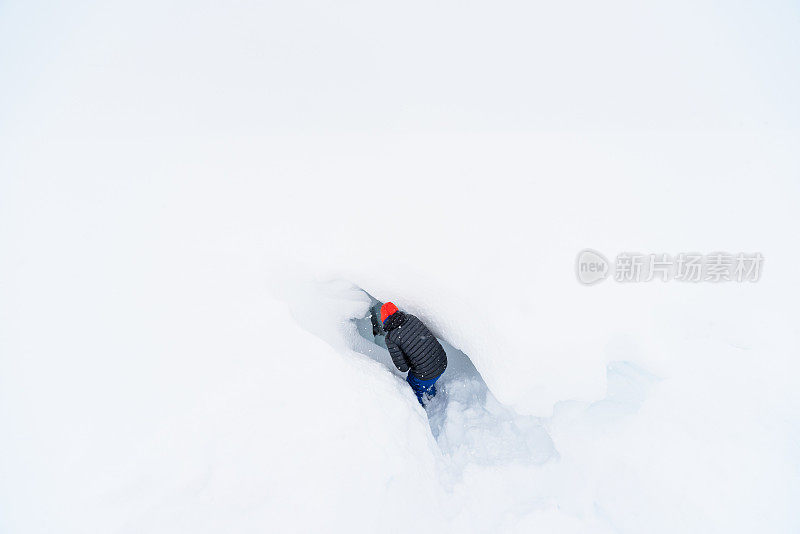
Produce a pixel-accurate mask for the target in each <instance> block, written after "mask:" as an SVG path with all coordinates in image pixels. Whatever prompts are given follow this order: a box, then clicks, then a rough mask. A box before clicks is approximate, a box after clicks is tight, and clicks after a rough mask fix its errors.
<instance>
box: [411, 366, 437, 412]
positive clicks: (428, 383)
mask: <svg viewBox="0 0 800 534" xmlns="http://www.w3.org/2000/svg"><path fill="white" fill-rule="evenodd" d="M440 376H442V375H439V376H437V377H436V378H433V379H431V380H422V379H421V378H417V377H416V376H414V375H413V373H411V371H409V372H408V376H407V377H406V382H408V385H409V386H411V389H413V390H414V394H415V395H416V396H417V400H418V401H419V403H420V404H422V406H425V403H424V402H422V396H423V395H428V396H429V397H435V396H436V381H437V380H439V377H440Z"/></svg>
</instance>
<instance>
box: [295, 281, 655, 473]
mask: <svg viewBox="0 0 800 534" xmlns="http://www.w3.org/2000/svg"><path fill="white" fill-rule="evenodd" d="M279 293H281V296H282V297H283V300H284V301H285V302H286V303H287V304H288V305H289V308H290V310H291V312H292V314H293V316H294V317H295V319H296V320H297V322H298V323H299V324H300V325H301V326H302V327H303V328H305V329H306V330H308V331H309V332H311V333H313V334H314V335H316V336H318V337H319V338H321V339H322V340H324V341H326V342H327V343H329V344H330V345H332V346H334V347H336V348H338V349H339V350H342V351H343V352H345V353H350V354H353V355H363V356H366V357H368V358H369V359H371V360H373V361H375V362H377V363H378V364H380V365H381V366H382V367H383V368H385V370H386V371H388V372H389V373H391V374H392V375H394V376H395V377H396V379H397V380H398V382H400V381H402V384H401V385H400V384H399V386H400V390H401V391H406V392H407V395H408V396H409V406H415V405H417V402H416V399H415V398H414V395H413V392H412V391H411V388H410V387H409V386H408V385H407V384H405V373H401V372H399V371H398V370H397V368H396V367H395V366H394V364H393V363H392V360H391V357H390V355H389V352H388V350H387V349H386V344H385V341H384V336H383V335H382V333H381V332H377V335H375V334H373V325H372V321H371V320H370V309H374V308H375V307H376V306H379V305H380V302H379V301H378V300H377V299H375V298H374V297H372V296H371V295H369V294H368V293H367V292H366V291H365V290H363V289H361V288H359V287H357V286H355V285H353V284H352V283H350V282H347V281H345V280H334V281H329V282H324V283H318V282H315V283H301V284H284V285H283V286H282V288H281V290H280V291H279ZM438 339H439V341H440V342H441V343H442V346H443V347H444V349H445V351H446V352H447V359H448V365H447V370H446V371H445V373H444V374H443V375H442V377H441V378H440V379H439V381H438V382H437V395H436V397H434V398H433V399H431V401H430V402H429V404H428V406H427V407H426V408H425V413H426V415H427V418H428V423H429V425H430V430H431V433H432V435H433V437H434V439H435V441H436V443H438V445H439V448H440V449H441V452H442V453H443V456H444V457H445V458H447V459H449V461H448V464H449V466H448V467H449V469H451V470H452V473H453V474H455V475H456V476H458V474H459V473H462V472H463V471H464V469H465V468H467V467H468V466H470V465H484V466H488V467H490V468H491V467H494V466H499V465H508V464H511V463H518V464H526V465H529V466H537V465H542V464H547V463H548V462H549V461H552V460H554V459H558V458H559V456H560V455H559V452H558V451H557V448H556V444H555V443H554V440H553V439H551V435H552V433H553V430H554V429H557V430H558V431H559V432H562V433H563V432H564V431H565V430H566V431H569V430H570V429H576V428H579V427H582V426H583V425H586V424H589V425H600V426H601V427H605V426H606V425H607V424H609V423H611V422H613V421H615V420H617V419H619V418H621V417H626V416H629V415H632V414H634V413H635V412H636V411H637V410H638V409H639V406H640V405H641V403H642V402H643V401H644V398H645V394H646V391H647V389H648V387H649V385H650V384H651V383H652V382H653V380H655V377H653V376H652V375H650V374H649V373H647V372H645V371H643V370H642V369H640V368H638V367H637V366H635V365H634V364H632V363H629V362H625V361H618V362H613V363H611V364H609V366H608V392H607V396H606V398H605V399H602V400H599V401H597V402H594V403H584V402H579V401H570V400H565V401H562V402H559V403H557V404H556V405H555V407H554V412H553V416H552V417H549V418H541V417H534V416H530V415H524V414H518V413H517V412H516V411H514V410H513V409H511V408H509V407H507V406H505V405H503V404H502V403H500V402H499V401H498V400H497V399H496V398H495V396H494V395H493V394H492V392H491V391H490V390H489V388H488V387H487V385H486V382H485V381H484V380H483V378H482V377H481V374H480V372H479V371H478V370H477V368H476V367H475V365H473V363H472V361H471V360H470V358H469V357H468V356H467V355H466V354H464V353H463V352H462V351H461V350H459V349H457V348H455V347H453V346H452V345H451V344H450V343H448V342H447V341H446V340H444V339H441V338H440V337H439V338H438ZM365 388H369V386H368V385H366V384H365ZM411 399H413V402H412V401H411Z"/></svg>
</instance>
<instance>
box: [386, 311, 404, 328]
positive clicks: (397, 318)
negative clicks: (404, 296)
mask: <svg viewBox="0 0 800 534" xmlns="http://www.w3.org/2000/svg"><path fill="white" fill-rule="evenodd" d="M405 321H406V314H405V313H403V312H401V311H400V310H397V311H396V312H394V313H393V314H391V315H390V316H389V317H387V318H386V321H384V323H383V329H384V330H385V331H387V332H389V331H390V330H394V329H395V328H397V327H398V326H400V325H401V324H403V323H404V322H405Z"/></svg>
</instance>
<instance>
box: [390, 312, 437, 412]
mask: <svg viewBox="0 0 800 534" xmlns="http://www.w3.org/2000/svg"><path fill="white" fill-rule="evenodd" d="M381 323H382V324H383V329H384V330H385V331H386V348H388V349H389V354H391V356H392V362H394V365H395V367H397V368H398V369H399V370H400V372H401V373H404V372H406V371H408V376H407V377H406V381H407V382H408V384H409V385H410V386H411V389H413V390H414V393H415V394H416V395H417V400H419V403H420V404H422V405H423V406H425V403H424V402H423V401H424V397H425V396H428V397H433V396H435V395H436V381H437V380H439V377H440V376H441V375H442V373H444V370H445V369H446V368H447V354H445V352H444V348H443V347H442V345H441V343H439V341H438V340H437V339H436V337H434V335H433V334H432V333H431V331H430V330H428V327H427V326H425V325H424V324H423V323H422V321H420V320H419V319H417V318H416V317H414V316H413V315H411V314H408V313H403V312H401V311H400V310H398V309H397V306H395V305H394V304H392V303H391V302H387V303H386V304H384V305H383V306H381Z"/></svg>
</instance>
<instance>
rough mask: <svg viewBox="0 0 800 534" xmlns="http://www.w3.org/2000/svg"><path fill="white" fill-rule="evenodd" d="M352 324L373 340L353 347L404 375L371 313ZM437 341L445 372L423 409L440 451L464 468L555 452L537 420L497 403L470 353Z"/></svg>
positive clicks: (526, 459) (374, 302)
mask: <svg viewBox="0 0 800 534" xmlns="http://www.w3.org/2000/svg"><path fill="white" fill-rule="evenodd" d="M368 296H369V298H370V300H371V306H370V308H371V309H373V310H374V309H375V308H376V307H379V306H380V304H381V303H380V302H379V301H378V300H377V299H375V298H374V297H372V296H371V295H369V294H368ZM353 322H354V323H355V324H356V327H357V328H358V332H359V334H361V336H362V337H364V339H366V340H367V341H372V342H373V343H371V344H368V345H362V344H359V346H358V347H357V348H356V350H358V351H359V352H361V353H362V354H365V355H366V356H369V357H370V358H372V359H373V360H375V361H377V362H379V363H381V364H383V365H384V366H386V368H387V369H389V371H391V372H392V373H393V374H394V375H396V376H398V377H399V378H401V379H404V378H405V373H401V372H400V371H398V370H397V368H396V367H395V366H394V364H393V363H392V359H391V356H390V355H389V352H388V350H387V349H386V342H385V336H384V334H383V332H379V333H377V335H374V334H373V327H372V321H371V320H370V317H369V316H367V317H364V318H358V319H353ZM439 342H440V343H441V344H442V346H443V347H444V349H445V351H446V352H447V370H446V371H445V373H444V374H443V375H442V376H441V378H440V379H439V380H438V382H437V383H436V389H437V395H436V396H435V397H434V398H433V399H431V400H430V402H429V403H428V404H427V406H426V407H425V411H426V413H427V415H428V422H429V423H430V427H431V432H432V433H433V437H434V438H435V439H436V441H437V443H438V444H439V447H440V448H441V450H442V452H443V453H445V454H447V455H448V456H449V457H450V458H451V459H452V460H453V463H454V465H453V467H456V468H463V467H464V466H465V465H466V464H468V463H471V462H474V463H480V464H487V465H488V464H493V465H494V464H498V463H507V462H513V461H519V462H531V463H536V464H541V463H544V462H546V461H547V460H549V459H550V458H552V457H554V456H555V455H556V450H555V447H554V446H553V441H552V440H551V439H550V436H549V435H548V433H547V431H546V430H545V428H544V425H543V421H542V420H541V419H539V418H537V417H531V416H523V415H519V414H517V413H515V412H514V411H513V410H511V409H510V408H507V407H506V406H503V405H502V404H501V403H499V402H498V401H497V399H496V398H495V397H494V395H492V392H491V391H489V388H488V387H487V386H486V382H484V380H483V378H482V377H481V375H480V373H479V372H478V370H477V369H476V368H475V366H474V365H473V364H472V361H470V359H469V357H468V356H467V355H466V354H464V353H463V352H461V351H460V350H458V349H456V348H455V347H453V346H452V345H450V344H449V343H447V341H444V340H442V339H440V340H439ZM410 391H411V390H410V388H409V392H410Z"/></svg>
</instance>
